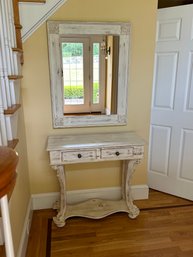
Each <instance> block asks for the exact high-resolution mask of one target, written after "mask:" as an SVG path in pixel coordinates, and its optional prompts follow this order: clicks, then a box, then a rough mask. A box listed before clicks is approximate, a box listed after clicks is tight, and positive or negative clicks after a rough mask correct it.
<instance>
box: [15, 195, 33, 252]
mask: <svg viewBox="0 0 193 257" xmlns="http://www.w3.org/2000/svg"><path fill="white" fill-rule="evenodd" d="M32 215H33V208H32V200H31V199H30V201H29V203H28V208H27V212H26V216H25V221H24V225H23V232H22V235H21V240H20V244H19V249H18V252H17V257H25V256H26V250H27V244H28V238H29V232H30V228H31V222H32Z"/></svg>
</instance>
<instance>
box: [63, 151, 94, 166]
mask: <svg viewBox="0 0 193 257" xmlns="http://www.w3.org/2000/svg"><path fill="white" fill-rule="evenodd" d="M95 159H97V154H96V151H95V150H85V151H84V150H80V151H66V152H62V162H74V163H75V162H77V163H79V162H84V161H85V162H86V161H89V160H95Z"/></svg>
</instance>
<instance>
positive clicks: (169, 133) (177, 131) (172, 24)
mask: <svg viewBox="0 0 193 257" xmlns="http://www.w3.org/2000/svg"><path fill="white" fill-rule="evenodd" d="M157 24H158V25H157V46H156V54H155V71H154V84H153V99H152V112H151V130H150V131H151V132H150V150H149V174H148V177H149V186H150V187H151V188H154V189H157V190H160V191H164V192H167V193H171V194H174V195H177V196H181V197H184V198H188V199H191V200H193V42H192V39H193V5H185V6H180V7H173V8H167V9H162V10H159V11H158V22H157Z"/></svg>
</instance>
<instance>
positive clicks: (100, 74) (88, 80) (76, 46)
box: [61, 36, 106, 114]
mask: <svg viewBox="0 0 193 257" xmlns="http://www.w3.org/2000/svg"><path fill="white" fill-rule="evenodd" d="M104 44H105V45H106V39H105V37H104V36H89V37H65V38H61V53H62V58H61V60H62V71H63V72H62V74H63V80H62V81H63V93H64V114H68V113H105V66H106V65H105V56H106V54H105V51H104V47H103V46H104Z"/></svg>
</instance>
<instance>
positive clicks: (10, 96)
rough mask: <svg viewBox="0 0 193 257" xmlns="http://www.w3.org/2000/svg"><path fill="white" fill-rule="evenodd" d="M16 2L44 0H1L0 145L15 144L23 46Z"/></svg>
mask: <svg viewBox="0 0 193 257" xmlns="http://www.w3.org/2000/svg"><path fill="white" fill-rule="evenodd" d="M19 2H33V3H45V0H19V1H18V0H1V1H0V146H9V147H11V148H15V147H16V145H17V143H18V141H19V140H18V138H17V128H18V116H19V110H20V107H21V104H20V84H21V79H22V65H23V62H24V59H23V49H22V39H21V29H22V25H21V24H20V17H19V6H18V5H19Z"/></svg>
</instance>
